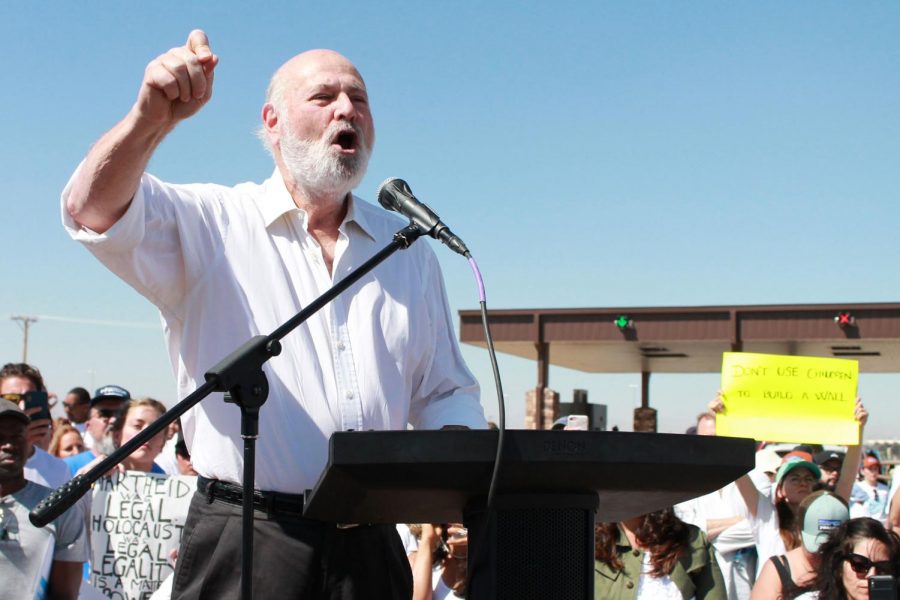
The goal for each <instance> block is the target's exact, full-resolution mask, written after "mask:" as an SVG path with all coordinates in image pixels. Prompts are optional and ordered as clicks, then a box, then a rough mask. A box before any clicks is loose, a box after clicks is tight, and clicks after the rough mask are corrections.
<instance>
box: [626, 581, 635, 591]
mask: <svg viewBox="0 0 900 600" xmlns="http://www.w3.org/2000/svg"><path fill="white" fill-rule="evenodd" d="M625 587H627V588H628V589H629V590H630V589H631V588H633V587H634V583H633V582H631V581H629V582H628V583H626V584H625Z"/></svg>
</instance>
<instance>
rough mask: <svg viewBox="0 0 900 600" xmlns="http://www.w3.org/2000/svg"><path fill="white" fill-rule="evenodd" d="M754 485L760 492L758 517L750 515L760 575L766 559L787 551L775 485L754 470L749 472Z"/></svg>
mask: <svg viewBox="0 0 900 600" xmlns="http://www.w3.org/2000/svg"><path fill="white" fill-rule="evenodd" d="M749 476H750V479H751V480H752V481H753V485H754V486H756V489H757V491H758V492H759V498H758V502H757V504H756V517H752V516H750V517H748V520H749V521H750V526H751V528H752V530H753V538H754V540H756V554H757V559H756V561H757V562H756V575H757V576H759V573H760V571H762V568H763V566H764V565H765V564H766V561H767V560H769V559H770V558H771V557H773V556H779V555H781V554H785V553H786V552H787V548H785V547H784V540H782V539H781V532H780V530H779V529H778V511H777V510H775V499H774V494H775V487H774V486H773V485H772V483H771V482H770V481H769V478H768V477H767V476H766V474H765V473H761V472H759V471H756V470H753V471H750V473H749Z"/></svg>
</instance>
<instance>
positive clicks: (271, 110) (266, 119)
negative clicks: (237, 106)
mask: <svg viewBox="0 0 900 600" xmlns="http://www.w3.org/2000/svg"><path fill="white" fill-rule="evenodd" d="M262 124H263V127H265V128H266V131H268V132H270V133H275V132H276V131H277V129H278V111H277V110H275V107H274V106H272V104H271V103H270V102H266V103H265V104H263V107H262Z"/></svg>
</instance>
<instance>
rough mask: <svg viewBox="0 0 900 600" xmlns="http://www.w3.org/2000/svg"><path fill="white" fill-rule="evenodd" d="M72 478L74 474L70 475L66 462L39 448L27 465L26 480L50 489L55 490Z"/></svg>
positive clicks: (36, 448)
mask: <svg viewBox="0 0 900 600" xmlns="http://www.w3.org/2000/svg"><path fill="white" fill-rule="evenodd" d="M71 478H72V474H71V473H69V467H67V466H66V463H65V461H63V460H62V459H61V458H57V457H55V456H53V455H52V454H48V453H47V452H45V451H43V450H41V449H40V448H38V447H37V446H35V447H34V454H32V455H31V458H29V459H28V462H27V463H25V479H27V480H28V481H33V482H35V483H39V484H40V485H42V486H44V487H48V488H50V489H54V490H55V489H56V488H58V487H59V486H61V485H62V484H64V483H65V482H67V481H68V480H69V479H71Z"/></svg>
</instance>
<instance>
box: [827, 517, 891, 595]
mask: <svg viewBox="0 0 900 600" xmlns="http://www.w3.org/2000/svg"><path fill="white" fill-rule="evenodd" d="M819 555H820V563H819V570H818V574H817V576H816V588H817V589H818V590H819V595H818V600H861V599H864V600H867V599H868V598H869V577H871V576H872V575H891V576H894V577H896V576H897V573H900V569H898V567H900V564H898V563H900V537H898V536H897V534H896V533H894V532H893V531H889V530H887V529H885V527H884V525H882V524H881V523H880V522H878V521H876V520H875V519H871V518H868V517H863V518H859V519H850V520H849V521H847V522H846V523H844V524H843V525H841V526H840V527H839V528H838V529H836V530H835V531H834V532H832V534H831V536H830V537H829V538H828V541H826V542H825V543H824V544H822V546H821V548H819Z"/></svg>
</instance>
